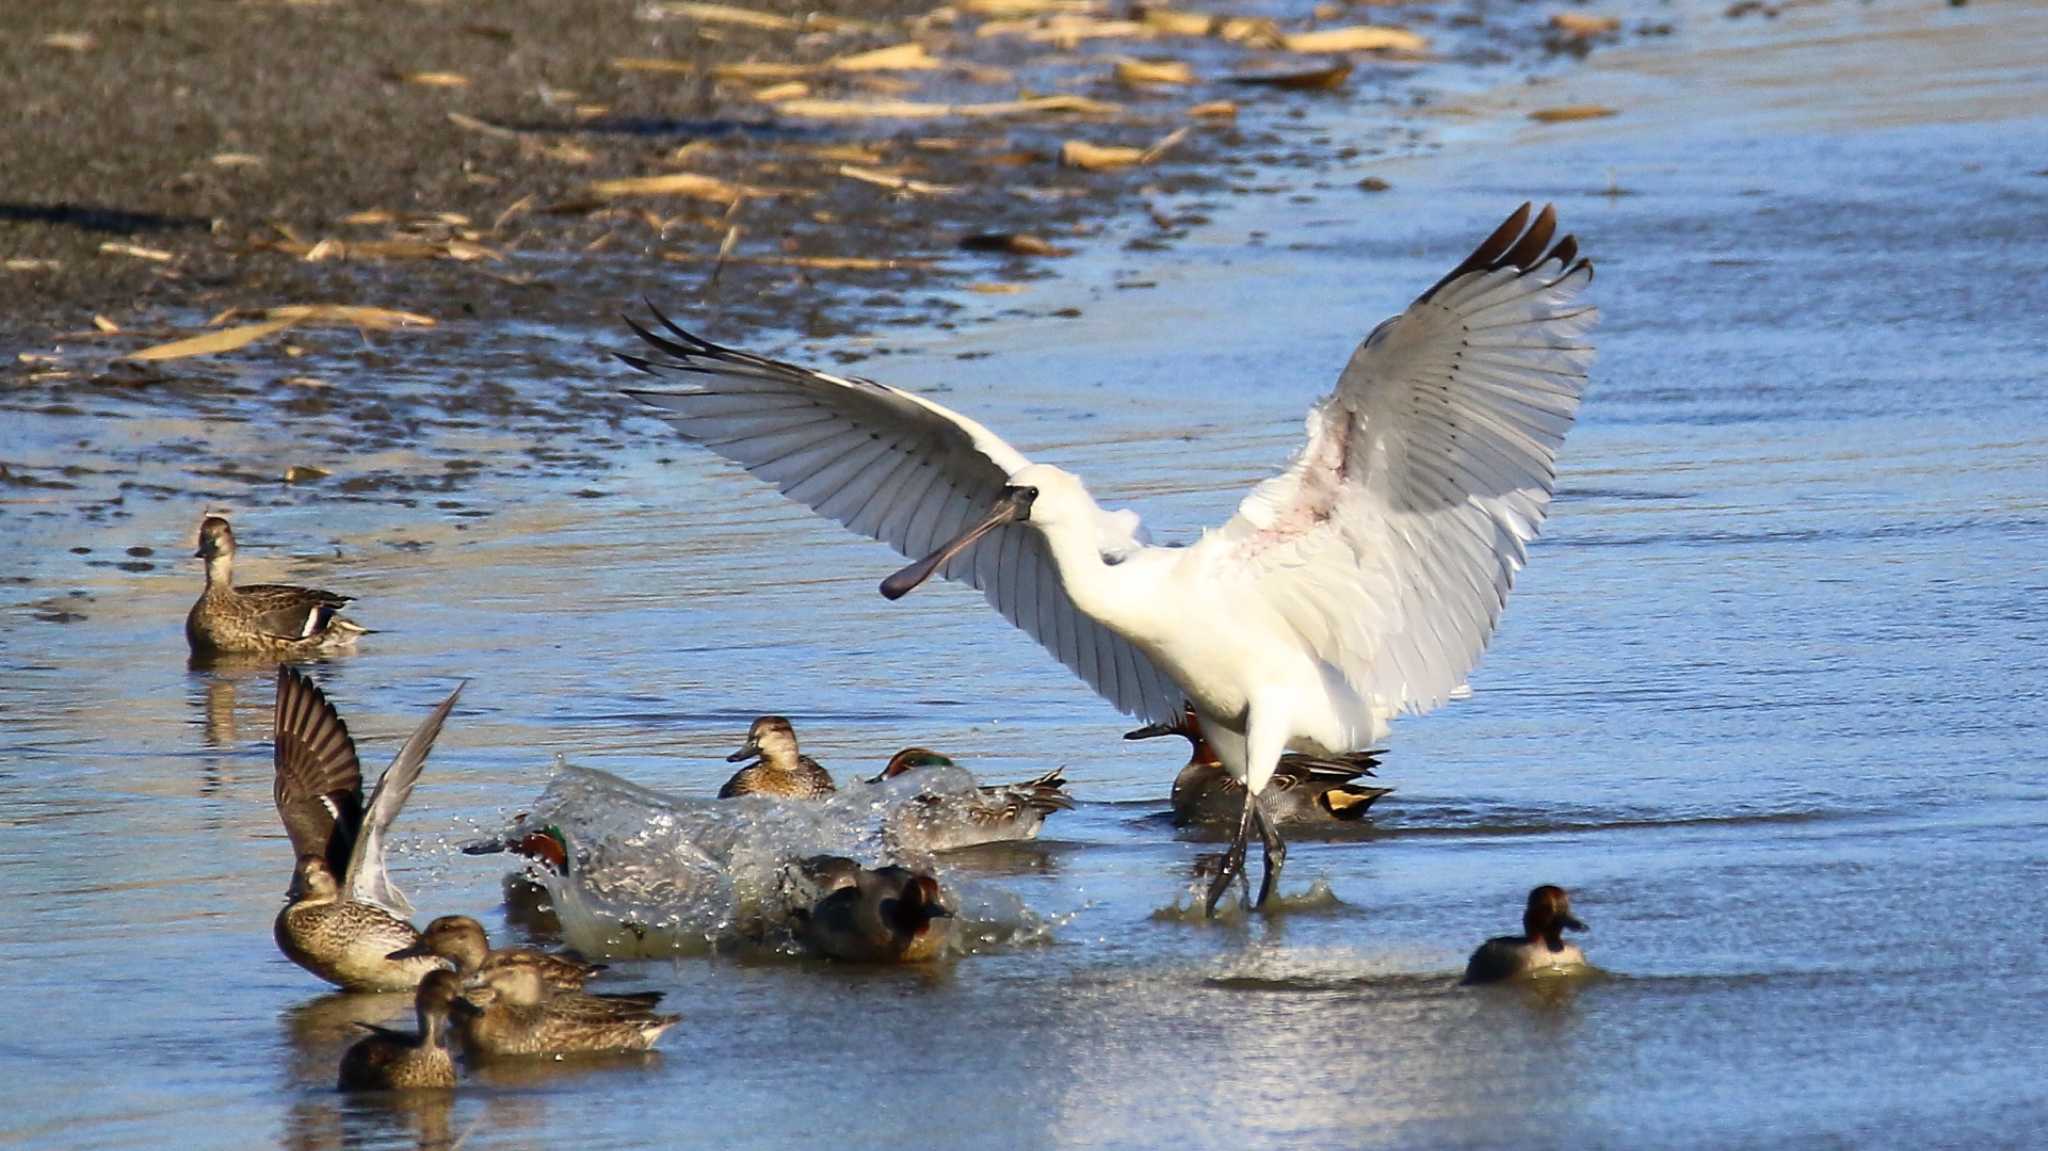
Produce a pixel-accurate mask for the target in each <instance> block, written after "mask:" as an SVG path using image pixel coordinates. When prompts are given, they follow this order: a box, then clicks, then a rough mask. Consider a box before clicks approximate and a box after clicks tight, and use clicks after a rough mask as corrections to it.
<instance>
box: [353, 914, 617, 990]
mask: <svg viewBox="0 0 2048 1151" xmlns="http://www.w3.org/2000/svg"><path fill="white" fill-rule="evenodd" d="M419 956H433V957H436V958H440V959H445V960H447V961H448V962H450V963H452V964H454V965H455V973H456V974H457V975H460V976H462V977H463V978H464V979H475V978H478V977H480V976H481V975H482V974H483V973H485V972H490V971H496V970H498V969H499V968H501V967H530V968H532V969H533V970H534V971H535V972H537V973H539V975H540V978H541V981H542V982H543V983H546V984H547V985H548V986H549V987H550V988H552V989H553V990H556V991H580V990H582V988H583V984H584V982H585V981H587V980H588V979H589V978H590V977H591V976H593V975H595V974H597V973H598V972H600V971H603V970H604V969H605V965H604V964H602V963H589V962H586V961H585V960H583V959H582V958H581V957H578V956H573V955H551V954H549V953H547V952H545V951H541V950H539V949H538V948H533V947H501V948H493V947H492V946H491V939H490V936H489V935H487V934H485V932H484V925H483V924H481V923H478V922H477V921H476V920H474V919H471V918H470V917H469V916H467V915H444V916H442V917H441V918H439V919H436V920H435V921H433V922H432V923H429V924H427V929H426V930H425V931H423V932H421V933H420V937H419V941H418V942H416V943H414V944H413V945H412V946H410V947H405V948H401V949H399V950H397V951H394V952H392V953H391V954H390V955H388V956H386V957H385V958H387V959H413V958H417V957H419Z"/></svg>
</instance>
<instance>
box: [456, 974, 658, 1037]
mask: <svg viewBox="0 0 2048 1151" xmlns="http://www.w3.org/2000/svg"><path fill="white" fill-rule="evenodd" d="M478 980H479V982H480V983H481V984H482V987H483V991H481V992H472V993H471V995H472V999H473V1001H476V1002H477V1003H478V1006H479V1007H480V1008H481V1010H480V1011H479V1012H478V1013H477V1014H475V1015H474V1016H471V1017H469V1018H466V1019H463V1020H461V1021H460V1022H459V1024H458V1026H457V1033H458V1034H459V1035H460V1036H461V1039H462V1047H463V1050H464V1051H466V1052H468V1053H469V1054H470V1055H472V1056H475V1057H480V1058H499V1057H508V1056H535V1055H602V1054H611V1053H619V1052H630V1051H645V1050H647V1049H649V1048H651V1047H653V1046H654V1044H655V1041H656V1040H658V1039H660V1038H661V1035H662V1033H663V1032H665V1031H667V1030H668V1029H669V1028H671V1027H673V1026H675V1025H676V1023H677V1022H679V1021H680V1020H681V1019H682V1016H680V1015H669V1014H661V1013H657V1012H655V1011H653V1010H652V1008H653V1006H654V1004H655V1003H657V1002H658V1001H659V1000H660V999H661V995H660V993H659V992H649V993H645V994H639V995H588V994H585V993H583V992H580V991H557V990H553V989H551V988H550V987H549V986H548V985H547V983H546V982H545V981H544V980H543V979H542V978H541V975H540V972H539V970H538V969H537V968H534V967H532V966H528V965H524V964H511V965H501V966H498V967H495V968H489V969H486V970H485V971H483V972H482V973H481V974H480V975H479V976H478Z"/></svg>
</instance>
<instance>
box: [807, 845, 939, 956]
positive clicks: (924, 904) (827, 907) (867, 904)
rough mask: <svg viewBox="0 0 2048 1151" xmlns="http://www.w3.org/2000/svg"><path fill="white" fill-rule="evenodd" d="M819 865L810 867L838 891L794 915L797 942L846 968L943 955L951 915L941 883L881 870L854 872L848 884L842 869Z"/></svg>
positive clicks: (903, 870)
mask: <svg viewBox="0 0 2048 1151" xmlns="http://www.w3.org/2000/svg"><path fill="white" fill-rule="evenodd" d="M823 859H824V860H835V859H836V857H831V856H827V857H823ZM819 862H820V861H819V860H812V861H807V863H809V864H811V865H812V866H811V870H812V871H814V872H816V873H817V874H819V875H823V876H826V877H827V878H828V879H829V880H830V881H831V882H832V883H834V884H836V886H833V887H832V890H830V891H829V892H828V893H827V894H826V895H824V897H823V898H821V899H819V900H818V902H817V903H815V904H814V905H812V906H811V908H810V909H809V910H808V911H801V910H800V911H799V912H798V913H797V915H796V921H797V938H798V939H799V940H801V941H802V942H803V943H804V944H805V945H806V946H808V947H810V948H811V949H812V950H813V951H816V952H817V953H818V954H820V955H824V956H827V957H830V958H832V959H838V960H842V961H845V962H848V963H923V962H926V961H928V960H931V959H935V958H937V957H938V956H939V955H940V954H942V953H943V952H944V951H945V949H946V944H947V942H948V941H949V940H950V939H951V938H952V930H951V925H952V922H953V911H952V908H950V907H949V906H947V902H946V895H945V892H944V891H942V890H941V889H940V888H939V881H938V880H936V879H933V878H932V877H931V876H929V875H924V874H921V873H918V872H914V871H911V870H910V869H909V868H907V867H878V868H872V869H870V868H856V869H855V870H854V871H853V873H852V876H851V878H852V882H851V883H846V882H844V878H845V874H846V873H845V872H844V871H843V869H833V868H825V867H819V866H817V865H818V864H819ZM847 862H851V861H847Z"/></svg>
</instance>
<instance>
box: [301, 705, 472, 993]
mask: <svg viewBox="0 0 2048 1151" xmlns="http://www.w3.org/2000/svg"><path fill="white" fill-rule="evenodd" d="M461 694H462V687H461V686H460V685H457V686H456V688H455V690H454V691H452V692H449V693H448V698H447V699H444V700H442V701H441V703H440V706H438V707H436V708H435V709H434V710H433V712H432V714H430V715H428V716H427V718H426V719H424V720H422V721H421V722H420V725H419V727H417V728H415V729H414V730H413V733H412V735H411V736H410V737H408V738H407V739H406V741H405V744H404V745H403V746H402V747H400V748H399V749H398V755H397V757H396V758H394V759H393V760H392V761H391V766H390V767H387V768H385V769H384V775H383V777H382V778H381V779H379V780H378V781H377V790H376V791H375V792H373V793H371V795H370V799H369V803H368V805H367V806H366V805H365V804H364V802H363V774H362V767H361V764H360V763H358V761H357V759H356V746H355V741H354V740H353V739H351V738H350V737H349V734H348V725H346V724H344V723H343V722H342V721H341V715H340V714H339V713H338V712H336V711H335V710H334V705H333V704H331V703H329V702H328V701H327V697H326V695H324V694H322V692H321V691H320V689H319V688H318V687H316V686H314V684H313V681H312V680H310V679H307V678H306V677H305V676H304V675H302V674H300V673H299V672H297V671H295V670H293V669H292V668H289V667H283V666H280V667H279V668H278V669H277V711H276V728H275V734H274V735H273V737H272V745H273V748H274V752H275V758H276V763H277V778H276V782H275V784H274V786H273V789H272V795H273V798H274V799H275V800H276V803H277V814H278V816H279V817H280V818H282V819H283V821H284V828H285V832H286V833H287V834H288V835H290V836H291V841H292V849H293V850H294V851H295V852H297V853H298V864H297V867H296V868H295V870H294V872H293V878H292V887H291V896H290V900H291V901H290V902H289V903H287V904H286V905H285V908H284V910H283V911H281V912H279V913H278V916H277V923H276V925H275V934H276V937H277V946H278V950H280V951H282V952H284V954H285V957H286V958H288V959H290V960H291V961H292V962H293V963H296V964H298V965H299V966H300V967H303V968H305V969H306V970H308V971H310V972H312V973H313V974H315V975H317V976H319V977H320V978H322V979H325V980H326V981H328V982H329V983H332V984H334V985H336V986H338V987H342V988H345V989H347V990H350V991H404V990H409V989H411V988H412V987H415V986H417V985H418V984H419V982H420V980H421V979H422V978H423V977H425V976H426V975H427V973H428V972H431V971H438V970H440V969H441V961H440V960H439V959H437V958H435V957H433V956H431V955H427V956H414V957H410V958H404V959H392V958H391V957H390V956H391V953H392V952H394V951H398V950H401V949H406V948H410V947H412V946H413V945H414V944H417V943H418V942H419V938H420V937H419V932H417V931H415V930H413V926H412V924H410V923H408V922H406V919H405V917H406V916H408V915H411V914H412V904H411V903H409V902H407V900H406V898H405V895H404V894H403V893H402V892H400V891H399V890H398V889H397V888H396V887H394V886H392V884H391V879H390V876H389V874H388V873H387V872H386V870H385V866H384V847H385V843H384V836H385V833H386V832H387V831H388V830H389V829H390V827H391V822H392V821H393V820H394V819H397V818H398V812H399V810H400V809H401V808H403V807H404V806H405V801H406V798H407V797H408V796H410V795H411V794H412V789H413V785H414V784H415V783H417V782H418V781H419V777H420V770H421V769H422V768H423V767H425V766H426V762H427V753H428V752H430V751H432V750H433V747H434V740H435V739H436V738H437V737H438V736H439V735H440V734H441V725H442V723H443V722H445V721H446V720H447V718H448V712H449V710H450V709H451V708H453V707H454V706H455V699H456V697H457V696H459V695H461Z"/></svg>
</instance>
